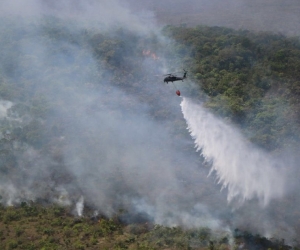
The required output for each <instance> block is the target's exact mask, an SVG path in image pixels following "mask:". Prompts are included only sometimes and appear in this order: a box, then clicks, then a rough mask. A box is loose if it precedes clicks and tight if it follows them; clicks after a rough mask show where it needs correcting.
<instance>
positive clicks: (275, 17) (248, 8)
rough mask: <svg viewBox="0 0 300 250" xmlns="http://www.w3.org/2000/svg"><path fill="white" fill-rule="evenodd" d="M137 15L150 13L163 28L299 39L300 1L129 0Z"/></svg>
mask: <svg viewBox="0 0 300 250" xmlns="http://www.w3.org/2000/svg"><path fill="white" fill-rule="evenodd" d="M128 1H129V2H130V3H131V6H132V8H135V10H136V12H139V11H141V10H144V9H151V10H152V11H153V13H155V16H156V18H157V20H158V22H159V23H161V24H163V25H167V24H173V25H188V26H197V25H208V26H221V27H229V28H234V29H247V30H254V31H267V32H269V31H272V32H275V33H280V34H285V35H289V36H299V35H300V33H299V23H300V17H299V8H300V5H299V1H297V0H290V1H289V2H286V1H284V0H264V1H260V0H253V1H247V0H225V1H218V0H187V1H181V0H177V1H176V0H175V1H173V0H165V1H155V0H153V1H143V3H142V4H141V3H139V1H136V0H128Z"/></svg>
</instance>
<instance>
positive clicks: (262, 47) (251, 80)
mask: <svg viewBox="0 0 300 250" xmlns="http://www.w3.org/2000/svg"><path fill="white" fill-rule="evenodd" d="M164 32H165V33H166V34H167V35H168V36H171V37H172V38H174V39H175V41H176V43H175V44H174V46H175V48H176V50H175V51H176V55H177V58H176V59H177V60H182V61H183V64H184V65H185V67H186V68H189V69H190V70H191V73H192V74H190V77H191V78H192V81H194V82H196V83H197V84H198V85H199V86H200V87H201V89H202V90H203V91H204V93H206V94H207V95H208V96H209V97H210V99H209V100H208V102H207V103H206V106H207V107H208V108H211V109H212V110H214V112H216V113H217V114H218V115H221V116H224V117H227V118H229V119H231V120H233V121H234V122H236V123H238V124H240V125H241V126H242V127H243V129H244V130H245V131H246V133H247V132H248V133H249V134H252V140H253V142H255V143H257V144H258V145H261V146H262V147H264V148H266V149H269V150H275V149H278V148H280V147H282V146H283V147H284V146H288V145H295V144H296V143H297V142H298V141H299V136H300V130H299V122H300V116H299V114H300V112H299V111H300V98H299V97H300V92H299V86H300V42H299V39H298V38H287V37H284V36H282V35H275V34H270V33H253V32H249V31H235V30H232V29H228V28H221V27H203V26H198V27H196V28H186V27H171V26H168V27H166V28H165V29H164ZM169 53H170V55H172V53H173V52H172V51H170V52H169Z"/></svg>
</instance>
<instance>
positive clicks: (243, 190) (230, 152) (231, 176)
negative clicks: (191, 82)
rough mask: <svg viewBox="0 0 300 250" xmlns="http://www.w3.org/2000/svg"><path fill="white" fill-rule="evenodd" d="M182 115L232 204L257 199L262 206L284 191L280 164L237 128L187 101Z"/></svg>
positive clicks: (198, 148)
mask: <svg viewBox="0 0 300 250" xmlns="http://www.w3.org/2000/svg"><path fill="white" fill-rule="evenodd" d="M180 105H181V109H182V113H183V116H184V118H185V120H186V123H187V129H188V130H189V132H190V134H191V136H192V138H193V139H194V140H195V147H196V148H197V151H200V152H201V155H202V156H203V157H204V158H205V160H206V161H207V162H210V163H211V171H210V173H212V172H215V174H216V177H217V180H218V183H219V184H221V185H222V189H224V188H225V189H227V190H228V196H227V199H228V201H229V202H231V201H233V200H235V201H238V202H239V203H242V202H243V201H245V200H250V199H253V198H258V199H259V201H260V202H261V203H262V204H263V205H267V204H268V202H269V201H270V199H272V198H276V197H280V196H282V194H283V190H284V177H283V175H282V173H281V168H280V167H281V165H280V163H279V162H278V161H276V160H275V159H274V158H272V157H271V156H270V155H269V154H267V153H266V152H264V151H262V150H259V149H258V148H256V147H255V146H254V145H252V144H251V143H250V142H248V141H247V140H246V138H244V137H243V136H242V134H241V133H240V132H239V131H238V129H237V128H234V127H233V126H232V125H230V124H228V123H226V122H224V121H223V120H221V119H220V118H217V117H216V116H214V115H213V114H211V113H209V112H208V111H207V110H205V109H204V108H203V107H202V106H201V105H199V104H196V103H194V102H193V101H192V100H190V99H188V98H183V100H182V102H181V104H180Z"/></svg>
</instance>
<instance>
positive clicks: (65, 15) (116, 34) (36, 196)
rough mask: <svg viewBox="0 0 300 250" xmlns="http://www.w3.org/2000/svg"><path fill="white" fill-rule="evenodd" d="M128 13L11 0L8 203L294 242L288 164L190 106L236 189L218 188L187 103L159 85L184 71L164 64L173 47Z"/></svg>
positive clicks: (4, 125) (4, 6)
mask: <svg viewBox="0 0 300 250" xmlns="http://www.w3.org/2000/svg"><path fill="white" fill-rule="evenodd" d="M128 6H129V5H128ZM128 6H127V5H126V3H120V1H80V0H78V1H38V0H31V1H28V2H26V5H25V4H24V3H23V2H22V1H17V0H14V1H1V3H0V10H1V20H2V21H3V22H1V25H0V33H1V36H0V46H1V48H3V49H1V51H0V73H1V77H0V79H1V89H0V94H1V98H2V100H1V102H0V122H1V133H2V134H1V137H4V134H6V135H7V134H9V135H10V138H8V137H7V139H4V140H1V145H0V146H1V150H2V151H1V158H0V160H1V165H0V170H1V173H2V174H1V176H0V195H1V203H2V204H5V205H15V204H18V203H20V202H22V201H28V200H33V201H38V202H54V203H58V204H61V205H65V206H71V207H72V209H74V210H75V211H76V212H77V214H78V216H82V215H83V209H84V207H89V208H91V209H93V210H94V211H99V213H101V215H102V214H104V215H106V216H112V215H114V214H115V213H117V212H118V211H119V209H120V208H122V209H124V211H126V212H125V213H124V220H127V221H134V220H135V218H136V215H142V217H143V218H146V219H147V220H152V221H153V222H154V223H160V224H165V225H181V226H184V227H199V226H209V227H211V228H214V229H220V228H221V229H223V230H226V231H228V230H229V229H232V228H235V227H240V228H243V229H249V230H253V231H254V232H258V233H262V234H264V235H274V233H275V232H274V231H275V230H274V228H280V230H279V232H280V233H281V232H282V231H287V232H288V233H287V235H288V236H289V235H291V234H290V231H293V229H289V228H288V225H290V219H288V220H286V219H281V218H285V217H284V216H285V212H284V209H278V210H280V211H277V210H276V209H277V208H282V207H283V208H284V205H282V206H278V203H280V202H279V201H281V200H280V198H281V197H282V195H283V194H284V191H285V190H284V188H285V186H284V185H285V182H284V181H285V176H284V175H282V171H281V165H280V164H279V163H276V164H274V161H275V160H273V158H272V156H268V155H267V154H265V153H264V152H261V151H259V150H258V149H255V148H254V147H253V146H251V145H249V144H248V143H247V142H246V139H244V138H243V137H242V136H241V135H240V134H239V133H238V132H237V131H236V129H233V128H232V127H231V126H229V125H227V124H225V123H223V122H222V121H221V120H219V119H216V118H215V117H213V116H212V115H210V114H209V113H207V112H205V111H204V110H203V109H202V108H200V107H199V106H198V105H195V104H193V103H191V102H190V101H189V100H188V99H184V102H183V103H182V108H184V109H185V110H184V115H185V118H186V119H187V121H188V124H189V128H190V129H191V132H192V136H193V137H195V139H196V143H197V145H198V148H199V149H200V148H201V150H202V153H203V156H204V157H205V158H206V160H208V161H211V164H212V170H214V171H213V172H214V173H215V175H216V177H217V180H218V181H219V183H220V184H221V185H222V186H224V187H226V188H225V189H223V190H222V191H221V192H220V185H218V184H217V183H215V182H214V180H215V179H214V177H215V176H214V173H211V176H210V177H209V178H207V176H208V174H209V169H207V168H205V167H204V166H203V164H202V159H201V157H199V155H198V154H197V153H195V152H194V148H193V147H194V143H193V141H192V140H191V138H190V136H189V134H188V133H187V132H186V130H185V126H186V124H185V120H184V119H183V117H182V113H181V110H180V106H179V105H180V99H179V98H178V97H177V96H176V95H175V93H174V89H172V88H171V87H170V86H169V85H164V84H163V77H161V78H157V77H156V76H155V75H157V74H162V73H166V72H168V69H169V68H172V67H177V66H178V65H179V64H180V63H176V62H174V60H171V59H170V58H166V57H165V53H164V51H165V50H166V49H167V48H168V46H170V43H169V41H168V39H167V38H165V37H163V36H162V35H161V34H160V29H159V28H157V26H156V25H155V21H153V18H154V15H153V13H152V12H149V11H146V10H145V11H138V12H135V11H133V10H132V9H131V8H129V7H128ZM169 49H170V48H169ZM143 51H151V54H153V55H155V56H149V55H144V54H145V53H144V54H143ZM147 53H148V52H147ZM170 61H171V62H172V66H171V64H170ZM175 63H176V65H175V66H174V64H175ZM2 79H4V80H2ZM186 116H187V117H186ZM197 119H198V120H197ZM193 121H195V122H196V123H193ZM199 126H200V128H202V129H201V130H199ZM4 132H5V133H4ZM199 136H200V137H199ZM229 142H230V143H229ZM274 165H276V166H275V167H274ZM272 182H276V185H275V186H274V185H273V183H272ZM227 198H228V199H229V200H230V201H234V200H238V201H239V202H240V207H234V206H232V204H228V201H227ZM256 199H259V200H260V201H261V203H263V204H264V205H265V207H264V208H262V207H261V206H259V205H258V204H257V200H256ZM242 201H243V202H242ZM276 202H278V203H276ZM274 204H275V205H274ZM294 204H297V202H295V203H294ZM234 209H235V210H234ZM262 221H263V223H262ZM287 228H288V229H287Z"/></svg>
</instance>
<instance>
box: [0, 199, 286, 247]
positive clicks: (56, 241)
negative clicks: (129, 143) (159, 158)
mask: <svg viewBox="0 0 300 250" xmlns="http://www.w3.org/2000/svg"><path fill="white" fill-rule="evenodd" d="M125 216H126V212H125V211H120V213H119V214H116V215H115V216H113V217H112V218H105V217H103V216H95V215H92V212H91V211H90V215H89V211H86V216H85V217H81V218H78V217H77V218H76V217H74V215H73V214H72V209H71V208H69V207H60V206H54V205H51V206H48V207H45V206H41V205H38V204H35V203H30V204H27V203H26V202H22V203H21V205H20V206H19V207H7V208H4V207H2V206H0V248H1V249H8V250H12V249H28V250H30V249H57V250H59V249H64V250H65V249H74V250H75V249H116V250H117V249H118V250H121V249H139V250H140V249H143V250H156V249H167V248H168V249H178V250H179V249H180V250H184V249H186V250H190V249H202V250H226V249H231V248H234V249H236V248H242V249H249V250H251V249H255V250H264V249H274V250H288V249H290V248H291V247H289V246H288V245H286V244H284V241H277V240H272V241H271V240H269V239H267V238H265V237H261V236H259V235H252V234H250V233H249V232H242V231H239V230H235V231H234V234H233V239H232V238H231V237H232V236H231V233H228V232H217V233H216V232H213V231H212V230H211V229H209V228H196V229H183V228H181V227H165V226H161V225H154V224H152V223H147V222H137V223H134V224H126V223H124V222H123V219H124V217H125Z"/></svg>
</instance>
